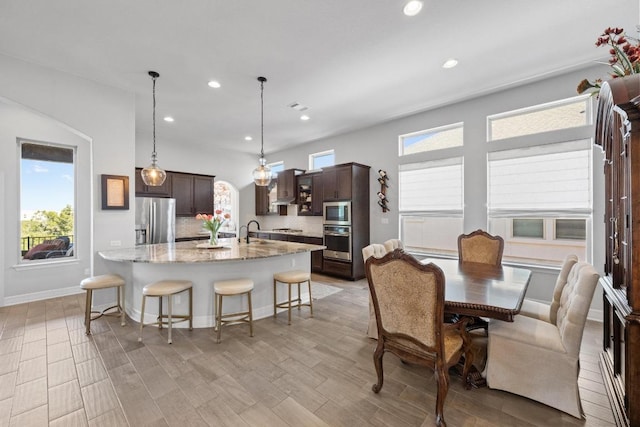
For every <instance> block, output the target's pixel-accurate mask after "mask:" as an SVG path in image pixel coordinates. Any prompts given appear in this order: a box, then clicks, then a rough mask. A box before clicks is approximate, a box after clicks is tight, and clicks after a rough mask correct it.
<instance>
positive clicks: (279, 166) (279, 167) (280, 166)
mask: <svg viewBox="0 0 640 427" xmlns="http://www.w3.org/2000/svg"><path fill="white" fill-rule="evenodd" d="M267 166H269V167H270V168H271V178H272V179H276V178H277V177H278V172H282V171H283V170H284V162H274V163H269V164H268V165H267Z"/></svg>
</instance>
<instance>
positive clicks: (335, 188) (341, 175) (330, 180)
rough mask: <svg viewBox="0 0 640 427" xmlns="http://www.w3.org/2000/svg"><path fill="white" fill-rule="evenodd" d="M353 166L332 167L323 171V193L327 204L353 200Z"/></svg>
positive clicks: (348, 164) (350, 164)
mask: <svg viewBox="0 0 640 427" xmlns="http://www.w3.org/2000/svg"><path fill="white" fill-rule="evenodd" d="M352 165H353V163H347V164H344V165H338V166H331V167H328V168H323V169H322V193H323V195H324V197H323V199H324V201H325V202H329V201H333V200H350V199H351V194H352V192H351V180H352Z"/></svg>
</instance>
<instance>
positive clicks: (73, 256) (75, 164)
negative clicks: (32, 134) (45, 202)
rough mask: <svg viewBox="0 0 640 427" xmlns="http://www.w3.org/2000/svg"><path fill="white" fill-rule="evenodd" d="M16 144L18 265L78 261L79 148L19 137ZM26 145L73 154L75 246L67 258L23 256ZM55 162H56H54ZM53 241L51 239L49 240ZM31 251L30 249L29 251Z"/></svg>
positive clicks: (72, 206) (72, 242)
mask: <svg viewBox="0 0 640 427" xmlns="http://www.w3.org/2000/svg"><path fill="white" fill-rule="evenodd" d="M16 142H17V146H18V149H17V156H18V162H17V163H18V167H17V171H18V194H19V197H18V204H17V205H18V206H17V207H18V230H19V231H18V255H19V256H18V265H20V266H29V265H38V264H42V263H66V262H69V261H75V260H77V259H78V245H77V239H78V230H79V228H78V174H79V171H78V167H79V165H78V146H77V145H74V144H66V143H60V142H50V141H40V140H36V139H33V138H22V137H17V138H16ZM24 144H32V145H40V146H49V147H57V148H61V149H65V150H70V151H71V152H72V162H71V164H72V166H73V179H72V187H73V196H72V199H73V200H72V204H71V208H72V212H73V236H72V239H71V244H72V245H73V251H72V253H71V255H68V256H67V255H65V256H60V257H52V258H43V259H25V258H24V255H23V254H22V240H23V235H22V221H23V217H22V205H23V204H22V196H23V194H24V189H23V172H24V170H23V160H25V158H24V157H23V153H22V147H23V145H24ZM43 161H50V160H43ZM52 162H54V161H52ZM56 163H63V162H56ZM38 210H44V209H38ZM46 237H50V236H46ZM53 238H54V239H55V236H53ZM48 240H51V239H48ZM70 248H71V247H69V248H68V249H70ZM29 249H31V248H28V249H27V251H28V250H29Z"/></svg>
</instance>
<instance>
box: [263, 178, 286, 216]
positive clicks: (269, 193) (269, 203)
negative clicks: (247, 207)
mask: <svg viewBox="0 0 640 427" xmlns="http://www.w3.org/2000/svg"><path fill="white" fill-rule="evenodd" d="M277 191H278V186H277V181H276V180H275V179H274V180H271V183H270V184H269V185H267V186H260V185H256V186H255V195H256V202H255V203H256V206H255V207H256V216H258V215H286V214H287V206H286V205H278V204H276V203H275V201H276V197H277V196H276V192H277Z"/></svg>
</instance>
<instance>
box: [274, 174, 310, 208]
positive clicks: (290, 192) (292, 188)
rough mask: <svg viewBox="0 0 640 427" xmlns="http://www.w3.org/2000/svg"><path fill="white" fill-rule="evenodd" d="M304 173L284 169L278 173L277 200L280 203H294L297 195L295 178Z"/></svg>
mask: <svg viewBox="0 0 640 427" xmlns="http://www.w3.org/2000/svg"><path fill="white" fill-rule="evenodd" d="M303 172H304V171H303V170H301V169H286V170H283V171H282V172H278V178H277V181H278V188H277V198H278V201H279V202H281V203H295V199H296V195H297V187H296V182H297V181H296V176H298V175H300V174H301V173H303Z"/></svg>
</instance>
